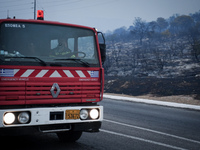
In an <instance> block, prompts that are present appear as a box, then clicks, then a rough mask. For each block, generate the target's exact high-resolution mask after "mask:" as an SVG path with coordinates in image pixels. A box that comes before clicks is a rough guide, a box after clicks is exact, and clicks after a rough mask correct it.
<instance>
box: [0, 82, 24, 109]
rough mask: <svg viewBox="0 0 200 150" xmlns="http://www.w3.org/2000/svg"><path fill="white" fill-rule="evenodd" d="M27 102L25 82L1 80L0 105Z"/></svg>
mask: <svg viewBox="0 0 200 150" xmlns="http://www.w3.org/2000/svg"><path fill="white" fill-rule="evenodd" d="M8 104H9V105H15V104H20V105H22V104H25V82H2V81H1V82H0V105H8Z"/></svg>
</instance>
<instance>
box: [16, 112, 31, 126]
mask: <svg viewBox="0 0 200 150" xmlns="http://www.w3.org/2000/svg"><path fill="white" fill-rule="evenodd" d="M29 118H30V115H29V113H28V112H21V113H20V114H19V115H18V121H19V122H20V123H23V124H25V123H27V122H29Z"/></svg>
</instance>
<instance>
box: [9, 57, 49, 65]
mask: <svg viewBox="0 0 200 150" xmlns="http://www.w3.org/2000/svg"><path fill="white" fill-rule="evenodd" d="M5 58H25V59H35V60H38V61H39V62H40V63H41V64H42V65H43V66H47V63H46V62H45V61H43V60H42V59H40V58H38V57H24V56H23V57H5Z"/></svg>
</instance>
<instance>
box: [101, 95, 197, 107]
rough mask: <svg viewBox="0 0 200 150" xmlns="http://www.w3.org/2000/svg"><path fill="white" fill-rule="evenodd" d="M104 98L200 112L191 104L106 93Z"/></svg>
mask: <svg viewBox="0 0 200 150" xmlns="http://www.w3.org/2000/svg"><path fill="white" fill-rule="evenodd" d="M103 97H104V98H109V99H114V100H121V101H131V102H139V103H146V104H153V105H160V106H168V107H176V108H184V109H192V110H200V106H198V105H190V104H183V103H175V102H165V101H158V100H151V99H144V98H135V97H132V96H128V97H127V96H123V95H116V94H107V93H105V94H104V95H103Z"/></svg>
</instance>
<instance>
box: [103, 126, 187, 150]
mask: <svg viewBox="0 0 200 150" xmlns="http://www.w3.org/2000/svg"><path fill="white" fill-rule="evenodd" d="M100 131H101V132H105V133H109V134H113V135H118V136H122V137H126V138H130V139H134V140H139V141H143V142H147V143H151V144H156V145H160V146H164V147H167V148H173V149H177V150H185V149H184V148H181V147H176V146H172V145H168V144H164V143H160V142H155V141H151V140H147V139H143V138H139V137H135V136H131V135H126V134H122V133H117V132H113V131H108V130H104V129H100Z"/></svg>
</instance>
